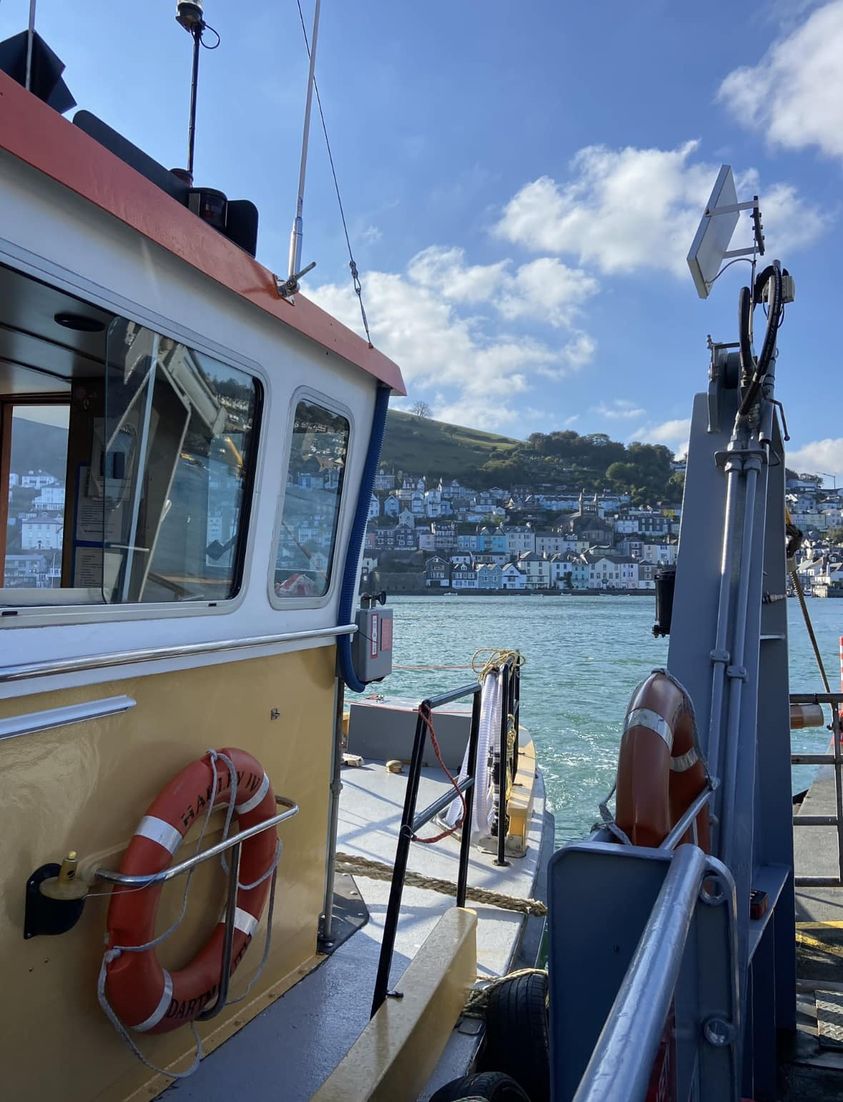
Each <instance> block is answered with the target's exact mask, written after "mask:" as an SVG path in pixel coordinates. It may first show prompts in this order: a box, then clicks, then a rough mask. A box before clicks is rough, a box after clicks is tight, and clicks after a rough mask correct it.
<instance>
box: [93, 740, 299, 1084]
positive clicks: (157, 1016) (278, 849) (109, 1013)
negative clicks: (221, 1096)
mask: <svg viewBox="0 0 843 1102" xmlns="http://www.w3.org/2000/svg"><path fill="white" fill-rule="evenodd" d="M206 756H207V760H208V762H209V764H210V767H211V773H212V780H211V787H210V792H209V798H208V800H207V806H206V808H205V811H204V815H203V819H202V826H201V829H200V832H199V837H198V838H197V841H196V847H195V851H194V852H195V854H197V855H198V854H199V853H200V852H201V850H202V843H203V841H204V839H205V835H206V833H207V829H208V824H209V822H210V819H211V815H212V813H213V812H214V810H215V809H216V803H217V798H218V796H219V788H220V784H219V780H220V778H219V773H218V771H217V762H220V763H222V764H223V765H224V766H225V767H226V768H227V770H228V775H229V785H228V789H229V793H228V797H227V803H226V816H225V823H224V825H223V830H222V837H223V839H226V838H228V837H229V832H230V830H231V823H232V821H233V819H234V816H235V814H238V815H242V814H247V813H248V812H250V811H253V810H254V809H255V808H257V807H258V806H259V804H260V803H261V802H262V800H263V799H264V798H265V797H266V795H267V793H268V792H269V790H270V788H269V778H268V777H267V775H266V773H264V774H263V780H262V782H261V783H260V785H259V786H258V788H257V790H256V791H255V793H254V794H253V795H252V796H250V798H249V799H248V800H245V801H243V802H241V803H240V804H238V803H236V800H237V787H238V786H237V770H236V767H235V764H234V762H233V761H232V759H231V757H230V756H229V755H228V754H226V753H224V752H223V751H221V750H213V749H211V750H209V751H208V752H207V755H206ZM135 836H140V837H143V838H147V839H149V840H151V841H154V842H157V843H158V844H159V845H160V846H161V847H162V848H163V849H165V850H166V851H167V852H168V853H170V854H173V853H175V851H176V849H178V847H179V845H180V844H181V842H182V841H183V835H182V834H181V832H180V831H179V830H178V829H177V828H176V827H174V826H172V825H171V824H170V823H168V822H166V821H165V820H163V819H160V818H158V817H156V816H154V815H145V816H144V817H143V819H142V820H141V822H140V824H139V826H138V828H137V830H136V831H135ZM281 854H282V844H281V841H280V839H278V838H276V844H275V852H274V856H273V859H272V861H271V863H270V865H269V867H268V868H267V869H266V870H265V871H264V872H263V873H261V875H260V876H258V878H257V879H256V880H254V881H252V882H251V883H244V882H241V881H240V879H239V877H238V881H237V889H238V891H251V890H253V889H255V888H257V887H259V886H260V885H261V884H263V883H264V882H265V881H266V880H268V879H269V878H270V877H272V876H274V874H275V872H276V870H277V868H278V864H279V861H280V860H281ZM220 863H221V864H222V866H223V869H224V870H225V872H226V874H229V868H228V862H227V861H226V859H225V853H222V854H220ZM194 871H195V867H194V868H193V869H190V870H189V871H188V872H187V874H186V876H185V885H184V891H183V893H182V900H181V905H180V907H179V913H178V916H177V917H176V919H175V921H174V922H173V923H171V925H170V926H169V927H168V928H167V929H166V930H164V932H163V933H161V934H158V935H157V936H156V937H154V938H152V939H150V940H148V941H147V942H145V943H144V944H142V945H111V946H110V947H109V948H107V949H106V950H105V952H104V953H103V957H102V962H101V964H100V970H99V975H98V977H97V1000H98V1002H99V1005H100V1007H101V1009H102V1011H103V1013H104V1014H105V1016H106V1017H107V1018H108V1020H109V1021H110V1022H111V1024H112V1026H113V1027H114V1029H115V1030H116V1032H117V1033H118V1034H119V1036H120V1037H121V1038H122V1040H123V1041H124V1042H125V1043H126V1045H127V1046H128V1047H129V1048H130V1049H131V1051H132V1052H133V1054H134V1055H135V1056H136V1057H137V1059H138V1060H140V1062H141V1063H142V1064H143V1065H144V1066H145V1067H147V1068H148V1069H149V1070H150V1071H153V1072H155V1073H157V1074H159V1075H164V1076H167V1077H168V1078H171V1079H186V1078H188V1076H190V1075H192V1074H193V1073H194V1072H195V1071H196V1069H197V1068H198V1067H199V1063H200V1061H201V1060H202V1058H203V1056H204V1050H203V1047H202V1038H201V1037H200V1035H199V1031H198V1029H197V1026H196V1020H195V1018H193V1019H191V1020H190V1021H189V1024H190V1028H191V1031H192V1033H193V1039H194V1046H195V1048H194V1056H193V1060H192V1062H191V1064H190V1066H189V1067H188V1068H187V1069H186V1070H184V1071H173V1070H171V1069H166V1068H161V1067H158V1066H157V1065H156V1064H154V1063H152V1061H150V1060H149V1059H148V1058H147V1057H146V1056H145V1055H144V1053H143V1052H142V1051H141V1049H140V1048H139V1047H138V1044H137V1043H136V1041H135V1039H134V1038H133V1037H132V1035H131V1033H130V1031H129V1029H128V1028H127V1027H126V1026H125V1025H124V1023H123V1022H122V1021H121V1020H120V1018H119V1017H118V1015H117V1013H116V1012H115V1010H114V1008H113V1007H112V1005H111V1003H110V1001H109V998H108V994H107V990H106V987H107V981H108V969H109V966H110V965H111V964H113V963H114V962H116V961H117V960H119V959H120V957H121V956H122V955H123V954H124V953H143V952H147V951H148V950H150V949H155V948H156V947H157V946H159V945H161V944H162V943H163V942H164V941H166V940H167V939H168V938H169V937H170V936H171V935H172V934H173V933H175V931H176V930H177V929H178V928H179V926H180V925H181V923H182V921H183V920H184V916H185V914H186V913H187V903H188V896H189V892H190V882H191V878H192V876H193V873H194ZM138 890H140V891H143V890H145V888H140V889H138V888H133V889H129V891H130V892H132V891H138ZM274 904H275V893H274V891H270V893H269V907H268V912H267V926H266V936H265V939H264V949H263V953H262V956H261V960H260V962H259V964H258V966H257V968H256V969H255V972H254V973H253V975H252V976H251V978H250V979H249V981H248V983H247V985H246V987H245V989H244V990H243V992H242V993H241V994H240V995H238V996H237V997H235V998H230V999H228V1000H227V1004H232V1003H237V1002H240V1001H241V1000H242V999H244V998H246V996H247V995H248V994H249V992H250V991H251V989H252V987H253V986H254V984H255V983H256V982H257V980H258V978H259V977H260V975H261V973H262V972H263V969H264V967H265V965H266V962H267V960H268V958H269V952H270V948H271V941H272V919H273V911H274ZM224 919H225V912H223V918H222V919H221V921H224ZM233 921H234V926H235V929H237V930H239V931H240V932H241V933H243V934H245V935H246V936H247V937H248V938H251V937H252V935H253V934H254V932H255V930H256V929H257V926H258V923H259V918H258V917H256V916H255V915H252V914H251V913H250V912H249V911H247V910H245V909H244V908H240V907H236V908H235V913H234V917H233ZM163 973H164V984H163V990H162V993H161V997H160V1000H159V1003H158V1006H157V1007H156V1008H155V1009H154V1010H153V1012H152V1014H150V1015H149V1017H148V1018H147V1020H146V1021H144V1022H140V1023H139V1024H137V1025H134V1026H133V1027H132V1030H133V1031H134V1032H137V1033H144V1032H147V1031H149V1030H150V1029H152V1028H154V1027H155V1026H156V1025H157V1024H158V1022H160V1020H161V1019H162V1018H163V1016H164V1014H165V1013H166V1012H167V1008H168V1006H169V1005H170V1001H171V998H172V993H173V982H172V976H171V975H170V973H169V972H168V971H167V970H166V969H163Z"/></svg>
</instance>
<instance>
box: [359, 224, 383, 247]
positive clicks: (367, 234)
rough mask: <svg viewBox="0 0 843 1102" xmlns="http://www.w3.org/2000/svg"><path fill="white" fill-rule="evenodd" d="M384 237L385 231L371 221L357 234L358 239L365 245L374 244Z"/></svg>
mask: <svg viewBox="0 0 843 1102" xmlns="http://www.w3.org/2000/svg"><path fill="white" fill-rule="evenodd" d="M382 237H383V233H382V232H381V230H380V228H379V227H378V226H375V225H373V224H371V223H370V224H369V225H368V226H365V227H364V228H363V229H361V230H359V231H358V232H357V233H356V234H355V238H356V239H357V241H359V242H361V243H362V244H364V245H374V244H375V243H376V242H377V241H380V239H381V238H382Z"/></svg>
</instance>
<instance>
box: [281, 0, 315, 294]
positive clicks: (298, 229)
mask: <svg viewBox="0 0 843 1102" xmlns="http://www.w3.org/2000/svg"><path fill="white" fill-rule="evenodd" d="M321 6H322V5H321V0H316V6H315V7H314V9H313V31H312V33H311V36H310V65H309V67H308V72H307V98H306V100H305V106H304V127H303V130H302V140H301V162H300V164H299V190H298V194H297V196H296V216H295V218H294V220H293V228H292V230H291V231H290V258H289V264H288V276H287V281H286V282H285V283H282V282H281V281H280V280H279V281H278V292H279V294H281V295H282V296H283V297H284V298H289V297H290V296H291V295H294V294H295V293H296V292H297V291H298V289H299V280H300V279H301V277H302V276H303V275H305V274H306V273H307V272H309V271H311V270H312V269H313V268H315V267H316V264H315V262H314V263H312V264H308V266H307V267H306V268H305V269H303V270H301V242H302V210H303V209H304V181H305V176H306V175H307V147H308V142H309V140H310V112H311V108H312V107H313V86H314V84H315V81H316V41H317V38H318V35H319V9H320V8H321Z"/></svg>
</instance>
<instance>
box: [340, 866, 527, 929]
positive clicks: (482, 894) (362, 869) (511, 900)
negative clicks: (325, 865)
mask: <svg viewBox="0 0 843 1102" xmlns="http://www.w3.org/2000/svg"><path fill="white" fill-rule="evenodd" d="M337 872H347V873H351V874H352V875H356V876H365V877H368V878H369V879H370V880H392V874H393V868H392V865H387V864H385V863H384V862H382V861H373V860H371V859H370V858H368V857H360V856H359V855H357V854H354V853H338V854H337ZM404 883H405V884H408V885H409V886H410V887H411V888H427V889H428V890H429V891H433V892H441V893H442V894H443V895H456V894H457V886H456V884H454V883H452V882H451V881H450V880H444V879H440V878H439V877H438V876H425V875H424V874H423V873H420V872H410V871H409V870H408V871H407V873H405V875H404ZM465 897H466V899H470V900H471V902H472V903H487V904H488V905H489V906H491V907H500V908H501V910H504V911H520V912H521V913H522V914H526V915H537V916H540V917H541V916H544V915H546V914H547V904H546V903H542V901H541V900H540V899H519V898H518V897H517V896H513V895H504V893H503V892H493V891H491V890H490V889H488V888H472V887H470V886H469V887H468V888H467V889H466V893H465Z"/></svg>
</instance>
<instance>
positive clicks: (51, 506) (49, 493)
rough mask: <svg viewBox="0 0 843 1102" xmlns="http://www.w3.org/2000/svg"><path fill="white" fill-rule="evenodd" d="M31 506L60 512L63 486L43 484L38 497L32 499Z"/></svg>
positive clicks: (62, 503)
mask: <svg viewBox="0 0 843 1102" xmlns="http://www.w3.org/2000/svg"><path fill="white" fill-rule="evenodd" d="M32 507H33V509H44V510H46V511H48V512H52V511H56V512H60V511H61V510H62V509H63V508H64V486H44V488H43V489H42V490H41V493H40V494H39V495H38V497H36V498H33V499H32Z"/></svg>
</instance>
